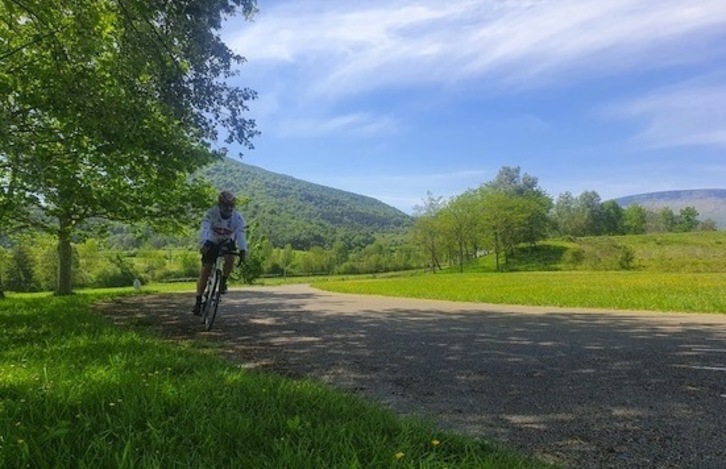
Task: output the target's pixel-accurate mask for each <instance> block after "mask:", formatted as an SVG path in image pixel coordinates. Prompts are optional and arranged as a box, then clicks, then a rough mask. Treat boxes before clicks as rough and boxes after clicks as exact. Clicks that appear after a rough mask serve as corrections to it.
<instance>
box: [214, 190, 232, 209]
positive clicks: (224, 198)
mask: <svg viewBox="0 0 726 469" xmlns="http://www.w3.org/2000/svg"><path fill="white" fill-rule="evenodd" d="M217 200H218V201H219V205H231V206H233V207H234V204H236V203H237V197H235V196H234V194H233V193H231V192H230V191H222V192H220V193H219V197H218V198H217Z"/></svg>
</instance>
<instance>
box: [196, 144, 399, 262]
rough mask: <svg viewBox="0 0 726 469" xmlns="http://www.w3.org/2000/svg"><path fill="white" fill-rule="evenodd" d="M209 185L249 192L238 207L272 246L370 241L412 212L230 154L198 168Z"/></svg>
mask: <svg viewBox="0 0 726 469" xmlns="http://www.w3.org/2000/svg"><path fill="white" fill-rule="evenodd" d="M198 174H199V175H202V176H204V177H206V178H208V179H209V180H210V181H211V183H212V185H214V186H215V187H216V188H218V189H220V190H222V189H227V190H231V191H233V192H234V193H235V194H237V196H238V197H242V198H245V197H248V198H249V202H248V203H247V205H245V206H243V207H242V208H241V211H242V213H243V214H244V216H245V218H246V219H247V221H248V222H249V223H259V228H258V230H259V231H260V232H261V233H263V234H265V235H267V237H268V238H269V239H270V241H271V242H272V244H273V245H275V246H278V247H282V246H284V245H286V244H287V243H290V244H292V246H293V247H294V248H296V249H308V248H310V247H312V246H323V247H327V246H330V245H331V244H332V243H333V242H334V241H336V240H340V241H343V242H345V243H346V244H347V245H348V247H360V246H364V245H366V244H370V243H371V242H372V241H373V240H374V239H375V237H376V236H377V235H381V234H392V233H402V232H403V231H404V230H405V229H406V227H408V226H409V225H410V223H411V217H410V216H408V215H407V214H405V213H404V212H402V211H400V210H398V209H396V208H394V207H391V206H390V205H386V204H384V203H383V202H381V201H379V200H376V199H373V198H371V197H366V196H362V195H358V194H353V193H351V192H346V191H342V190H339V189H333V188H330V187H326V186H322V185H319V184H314V183H311V182H306V181H302V180H300V179H296V178H293V177H291V176H286V175H282V174H278V173H273V172H271V171H267V170H264V169H262V168H259V167H257V166H251V165H248V164H244V163H241V162H238V161H235V160H232V159H229V158H225V159H224V160H223V161H221V162H219V163H215V164H213V165H210V166H208V167H206V168H204V169H203V170H201V171H200V172H199V173H198Z"/></svg>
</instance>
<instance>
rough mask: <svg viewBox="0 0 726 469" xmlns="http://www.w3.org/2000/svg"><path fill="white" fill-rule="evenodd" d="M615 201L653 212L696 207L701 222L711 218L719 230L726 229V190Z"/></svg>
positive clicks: (700, 190) (646, 196)
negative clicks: (664, 209) (638, 206)
mask: <svg viewBox="0 0 726 469" xmlns="http://www.w3.org/2000/svg"><path fill="white" fill-rule="evenodd" d="M615 201H616V202H617V203H618V204H620V205H621V206H623V207H627V206H628V205H632V204H638V205H640V206H641V207H643V208H645V209H647V210H651V211H657V210H659V209H662V208H666V207H669V208H670V209H671V210H673V212H674V213H678V212H679V211H680V210H681V209H682V208H685V207H694V208H695V209H696V210H697V211H698V214H699V217H698V219H699V220H706V219H708V218H710V219H712V220H714V221H715V222H716V226H718V228H719V229H725V228H726V189H693V190H680V191H664V192H651V193H647V194H637V195H630V196H627V197H621V198H619V199H615Z"/></svg>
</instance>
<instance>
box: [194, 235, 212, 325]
mask: <svg viewBox="0 0 726 469" xmlns="http://www.w3.org/2000/svg"><path fill="white" fill-rule="evenodd" d="M216 258H217V250H215V249H210V250H209V251H207V252H206V253H204V254H202V267H201V268H200V269H199V278H198V279H197V297H196V301H195V302H194V308H193V309H192V313H194V314H197V315H198V314H199V313H200V310H201V306H202V295H203V294H204V289H205V288H206V287H207V282H208V281H209V275H210V274H211V273H212V268H213V267H214V261H215V259H216Z"/></svg>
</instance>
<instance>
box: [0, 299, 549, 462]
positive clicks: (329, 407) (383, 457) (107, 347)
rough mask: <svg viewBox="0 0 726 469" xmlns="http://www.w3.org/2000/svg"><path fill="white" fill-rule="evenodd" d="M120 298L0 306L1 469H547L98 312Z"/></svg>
mask: <svg viewBox="0 0 726 469" xmlns="http://www.w3.org/2000/svg"><path fill="white" fill-rule="evenodd" d="M122 294H132V292H131V290H130V289H125V290H116V291H113V292H110V291H93V292H85V293H81V294H76V295H73V296H70V297H54V296H51V295H49V294H25V295H10V296H9V297H8V298H6V299H4V300H2V301H0V321H1V322H2V324H3V328H2V331H1V332H0V467H3V468H5V467H7V468H11V467H13V468H14V467H74V468H77V467H81V468H83V467H119V468H132V467H255V468H258V467H259V468H265V467H286V468H308V467H309V468H318V467H348V468H357V467H382V468H384V467H423V468H439V467H441V468H443V467H463V468H466V467H471V468H474V467H476V468H487V467H492V468H493V467H497V468H514V467H517V468H525V467H546V466H545V465H543V464H541V463H539V462H537V461H533V460H528V459H525V458H522V457H521V456H519V455H517V454H514V453H512V452H510V451H507V450H506V449H504V448H501V447H498V446H495V445H493V444H491V443H487V442H484V441H480V440H474V439H469V438H464V437H460V436H456V435H453V434H448V433H444V432H441V431H438V430H436V429H435V428H434V427H433V426H432V425H430V424H429V423H427V422H422V421H417V420H413V419H401V418H399V417H397V416H395V415H393V414H392V413H391V412H389V411H387V410H384V409H382V408H380V407H377V406H374V405H372V404H370V403H367V402H364V401H363V400H361V399H358V398H356V397H354V396H352V395H350V394H347V393H342V392H340V391H336V390H334V389H331V388H329V387H326V386H324V385H322V384H320V383H317V382H313V381H306V380H289V379H284V378H282V377H279V376H275V375H272V374H262V373H257V372H252V371H250V370H246V369H244V367H241V366H238V365H234V364H232V363H230V362H227V361H224V360H222V359H221V358H218V357H217V356H216V355H215V354H214V351H213V349H212V348H211V346H207V345H204V344H202V343H199V342H188V343H169V342H165V341H163V340H161V339H159V338H155V337H152V336H149V335H147V334H144V333H143V331H138V330H130V329H125V328H122V327H120V326H115V325H113V324H111V323H110V322H109V321H108V320H107V319H105V318H104V317H102V316H100V315H99V314H97V313H95V312H94V311H93V309H92V305H93V303H94V302H97V301H113V298H114V297H117V296H118V295H122Z"/></svg>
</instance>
